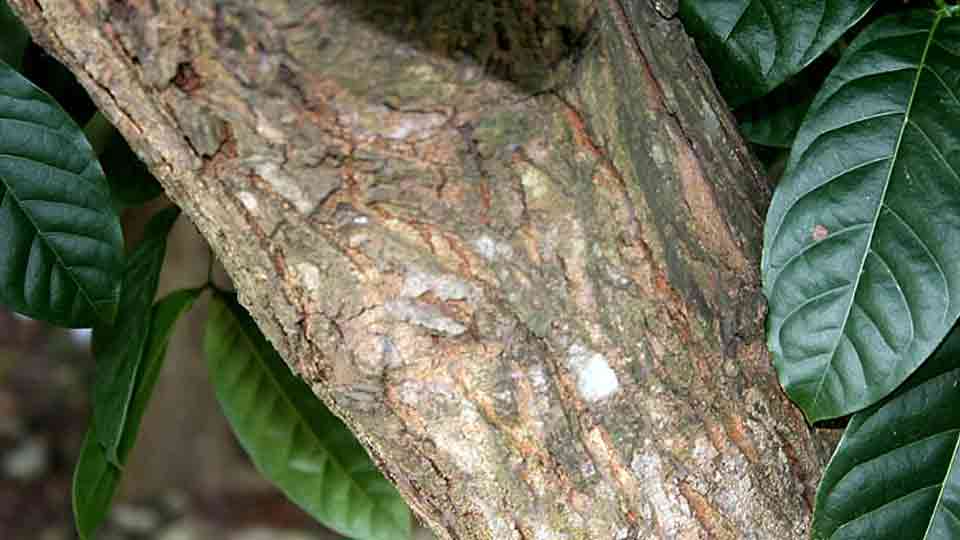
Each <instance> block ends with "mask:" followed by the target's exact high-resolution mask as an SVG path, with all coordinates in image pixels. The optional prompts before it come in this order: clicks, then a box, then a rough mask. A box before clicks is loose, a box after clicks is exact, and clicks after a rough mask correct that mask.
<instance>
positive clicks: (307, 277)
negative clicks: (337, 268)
mask: <svg viewBox="0 0 960 540" xmlns="http://www.w3.org/2000/svg"><path fill="white" fill-rule="evenodd" d="M293 269H294V270H295V271H296V273H297V276H299V277H300V284H301V285H303V288H304V289H306V290H308V291H315V290H317V289H319V288H320V269H319V268H317V266H316V265H315V264H312V263H308V262H300V263H297V264H295V265H294V267H293Z"/></svg>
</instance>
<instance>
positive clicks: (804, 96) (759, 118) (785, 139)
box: [737, 85, 814, 148]
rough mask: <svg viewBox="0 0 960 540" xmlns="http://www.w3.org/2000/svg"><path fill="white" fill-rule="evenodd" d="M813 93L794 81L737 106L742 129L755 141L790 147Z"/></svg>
mask: <svg viewBox="0 0 960 540" xmlns="http://www.w3.org/2000/svg"><path fill="white" fill-rule="evenodd" d="M813 94H814V92H813V91H810V92H804V89H802V88H797V87H795V86H793V85H784V86H781V87H780V88H777V89H776V90H774V91H773V92H771V93H770V94H769V95H767V96H765V97H764V98H763V99H760V100H757V101H754V102H752V103H749V104H747V105H745V106H743V107H741V108H740V109H738V110H737V118H738V119H739V124H740V132H741V133H743V136H744V138H746V139H747V140H748V141H750V142H751V143H753V144H757V145H760V146H772V147H775V148H790V146H791V145H792V144H793V138H794V137H795V136H796V134H797V129H799V128H800V123H801V122H802V121H803V116H804V115H805V114H806V113H807V109H808V108H809V107H810V102H811V101H813Z"/></svg>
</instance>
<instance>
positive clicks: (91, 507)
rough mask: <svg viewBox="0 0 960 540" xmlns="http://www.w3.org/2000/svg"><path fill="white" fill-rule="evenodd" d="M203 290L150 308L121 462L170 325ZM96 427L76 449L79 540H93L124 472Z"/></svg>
mask: <svg viewBox="0 0 960 540" xmlns="http://www.w3.org/2000/svg"><path fill="white" fill-rule="evenodd" d="M202 292H203V289H184V290H179V291H175V292H172V293H170V294H168V295H167V296H165V297H164V298H163V299H162V300H160V301H158V302H157V303H156V304H154V306H153V308H152V309H151V317H150V321H151V323H150V335H149V338H148V340H147V347H146V349H145V352H144V355H143V362H142V366H141V369H140V371H139V372H138V374H137V380H136V384H135V385H134V390H133V398H132V400H131V402H130V411H129V413H128V414H127V422H126V424H125V425H124V429H123V433H122V435H121V437H120V445H119V448H118V452H117V457H118V458H119V459H118V461H119V464H120V465H121V466H122V465H123V464H124V463H126V461H127V457H128V456H129V455H130V451H131V450H132V449H133V444H134V442H135V441H136V437H137V432H138V431H139V430H140V422H141V420H142V419H143V414H144V412H145V411H146V408H147V403H149V401H150V396H152V395H153V388H154V386H155V385H156V382H157V377H158V376H159V374H160V368H161V367H163V361H164V358H166V355H167V345H168V344H169V342H170V336H172V335H173V329H174V325H175V324H176V322H177V320H178V319H179V318H180V316H181V315H183V314H184V313H186V312H187V311H189V310H190V308H191V307H192V306H193V303H194V302H195V301H196V299H197V298H198V297H199V296H200V294H201V293H202ZM95 430H96V427H95V426H94V425H92V424H91V426H90V429H88V430H87V434H86V436H85V437H84V439H83V446H82V447H81V448H80V457H79V459H78V460H77V465H76V468H75V469H74V473H73V514H74V519H75V521H76V527H77V533H78V534H79V535H80V538H81V539H82V540H86V539H88V538H92V537H93V535H94V532H95V531H96V529H97V527H99V526H100V524H101V523H102V522H103V520H104V518H106V516H107V512H108V511H109V509H110V501H111V499H113V494H114V492H116V490H117V486H118V485H119V484H120V477H121V475H122V470H121V469H120V467H118V466H117V465H114V464H113V463H111V462H110V461H109V460H108V459H107V453H106V451H105V450H104V448H103V446H101V445H100V443H99V442H98V441H97V438H96V431H95Z"/></svg>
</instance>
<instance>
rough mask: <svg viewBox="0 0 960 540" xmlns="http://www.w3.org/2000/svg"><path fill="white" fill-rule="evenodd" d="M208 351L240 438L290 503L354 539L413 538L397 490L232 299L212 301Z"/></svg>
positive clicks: (216, 384) (219, 394) (217, 386)
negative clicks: (292, 371)
mask: <svg viewBox="0 0 960 540" xmlns="http://www.w3.org/2000/svg"><path fill="white" fill-rule="evenodd" d="M204 350H205V352H206V356H207V362H208V365H209V367H210V376H211V379H212V380H213V383H214V387H215V389H216V394H217V399H218V400H219V401H220V404H221V406H222V407H223V410H224V413H225V414H226V416H227V419H228V420H229V422H230V425H231V427H232V428H233V431H234V433H235V434H236V436H237V439H239V441H240V444H241V445H242V446H243V448H244V449H245V450H246V451H247V453H248V454H249V455H250V458H251V459H252V460H253V463H254V464H255V465H256V467H257V469H259V470H260V472H261V473H263V475H264V476H266V477H267V478H268V479H270V480H271V481H272V482H273V483H274V484H276V485H277V487H279V488H280V489H281V490H282V491H283V492H284V493H285V494H286V495H287V497H289V498H290V500H292V501H293V502H295V503H296V504H297V505H299V506H300V507H301V508H303V509H304V510H305V511H307V512H308V513H309V514H310V515H311V516H313V517H314V518H315V519H316V520H317V521H319V522H320V523H323V524H324V525H326V526H327V527H330V528H331V529H334V530H336V531H338V532H340V533H341V534H343V535H345V536H348V537H350V538H353V539H355V540H402V539H404V538H409V537H410V516H409V511H408V510H407V507H406V505H405V504H404V502H403V500H402V499H401V498H400V496H399V495H398V494H397V492H396V490H395V489H394V487H393V486H392V485H391V484H390V483H389V482H387V480H386V479H385V478H384V477H383V476H382V475H381V474H380V472H379V471H378V470H377V468H376V467H375V466H374V465H373V463H371V461H370V459H369V458H368V457H367V454H366V452H365V451H364V449H363V447H362V446H361V445H360V443H358V442H357V440H356V439H355V438H354V437H353V435H352V434H351V433H350V431H349V430H348V429H347V428H346V427H345V426H344V425H343V423H341V422H340V420H339V419H337V418H336V417H335V416H334V415H333V414H332V413H330V411H328V410H327V409H326V408H325V407H324V406H323V404H322V403H321V402H320V400H319V399H317V397H316V396H315V395H314V394H313V392H311V391H310V389H309V388H308V387H307V385H306V384H304V383H303V382H302V381H301V380H300V379H298V378H297V377H296V376H294V375H293V374H292V373H291V372H290V369H289V368H288V367H287V364H286V363H285V362H284V361H283V359H282V358H280V356H279V354H277V352H276V351H275V350H274V349H273V347H271V346H270V344H269V343H268V342H267V340H266V339H265V338H264V337H263V335H262V334H260V331H259V330H258V329H257V327H256V325H255V324H254V322H253V320H252V319H251V318H250V316H249V315H248V314H247V313H246V311H244V310H243V308H242V307H241V306H240V305H239V304H238V303H237V302H236V300H235V299H234V298H232V297H228V296H226V295H223V294H218V295H216V296H215V297H214V300H213V301H212V302H211V306H210V319H209V321H208V323H207V331H206V337H205V339H204Z"/></svg>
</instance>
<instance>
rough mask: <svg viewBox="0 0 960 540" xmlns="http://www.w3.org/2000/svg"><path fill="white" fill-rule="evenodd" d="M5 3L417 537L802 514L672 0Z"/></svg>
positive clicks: (805, 472)
mask: <svg viewBox="0 0 960 540" xmlns="http://www.w3.org/2000/svg"><path fill="white" fill-rule="evenodd" d="M12 4H13V6H14V8H15V9H16V10H17V11H18V12H19V13H20V14H21V15H22V16H23V17H24V19H25V21H26V23H27V24H28V25H29V27H30V28H31V30H32V32H33V34H34V36H35V38H36V39H38V40H39V41H40V42H41V43H42V44H44V45H45V46H47V47H48V48H49V49H50V50H52V51H53V52H54V53H55V54H56V55H57V56H58V57H60V58H61V59H62V60H63V61H64V62H65V63H66V64H67V65H68V66H69V67H70V68H71V69H72V70H74V71H75V72H76V73H77V75H78V77H79V78H80V80H81V82H82V83H83V84H84V85H85V86H86V87H87V88H88V89H89V91H90V93H91V94H92V95H93V96H94V98H95V100H96V101H97V103H98V104H99V105H100V106H101V107H102V108H103V110H104V111H105V113H106V114H107V115H108V117H109V118H111V120H113V121H114V122H115V123H116V125H117V126H118V127H119V129H120V130H121V131H122V132H123V133H124V135H125V136H126V137H127V138H128V139H129V140H130V142H131V144H132V146H134V147H135V148H136V149H137V150H138V151H139V153H140V154H141V155H142V157H143V158H144V159H145V161H147V162H148V164H149V165H150V166H151V168H152V170H153V171H154V172H155V173H156V175H157V176H158V177H159V178H160V180H161V181H162V182H163V184H164V186H165V187H166V189H167V191H168V193H169V194H170V196H171V197H172V198H173V199H174V200H175V201H176V202H177V203H178V204H180V205H181V206H182V207H183V208H184V210H185V212H186V214H187V215H188V216H190V218H191V219H192V220H193V221H194V223H195V224H196V225H197V227H198V228H199V229H200V230H201V232H202V233H203V234H204V236H205V237H206V238H207V240H208V241H209V242H210V244H211V245H212V246H213V247H214V249H215V251H216V253H217V255H218V256H219V257H220V258H221V260H222V261H223V263H224V265H225V266H226V268H227V269H228V271H229V273H230V275H231V276H232V277H233V279H234V281H235V283H236V286H237V288H238V289H239V291H240V293H241V299H242V301H243V303H244V304H245V305H246V306H247V307H248V308H249V309H250V311H251V312H252V313H253V314H254V316H255V318H256V319H257V321H258V323H259V324H260V326H261V328H262V329H263V330H264V332H265V333H266V334H267V335H268V336H269V337H270V339H271V340H272V341H273V343H274V344H275V346H276V347H277V348H278V349H279V350H280V351H281V352H282V354H283V356H284V357H285V358H286V359H287V361H288V362H289V363H290V365H291V366H292V367H293V368H294V369H295V370H296V371H297V372H298V373H299V374H300V375H302V376H303V377H304V378H305V379H307V380H308V381H310V382H311V383H312V385H313V388H314V390H315V391H316V392H317V394H318V395H319V396H321V397H322V398H323V399H324V400H325V401H326V402H327V403H328V404H329V405H330V406H331V407H332V408H333V409H334V410H335V411H336V412H337V413H338V414H340V415H341V416H342V417H343V418H345V419H346V420H347V422H348V423H349V425H350V426H351V427H352V428H353V429H354V430H355V431H356V433H357V434H358V436H359V437H360V438H361V440H362V441H363V442H364V443H365V445H366V446H367V447H368V448H369V450H370V452H371V454H372V455H373V456H374V458H375V459H376V460H377V461H378V463H380V465H381V466H382V467H383V469H384V471H385V472H386V474H387V475H388V476H389V477H390V478H391V479H392V480H393V481H394V482H395V483H396V484H397V486H398V487H399V488H400V490H401V492H402V493H403V494H404V495H405V496H406V498H407V499H408V500H409V502H410V504H411V506H412V507H413V508H414V509H415V510H416V512H417V513H418V514H419V515H420V516H421V518H422V519H423V520H424V521H425V522H427V523H428V524H429V525H431V526H432V527H433V528H434V529H435V530H436V531H437V532H438V534H440V535H441V536H442V537H444V538H450V539H480V538H485V539H486V538H489V539H497V540H505V539H514V540H533V539H536V540H547V539H568V540H580V539H597V540H611V539H616V540H624V539H664V540H665V539H695V538H697V539H699V538H704V539H705V538H714V539H751V538H756V539H777V540H780V539H799V538H802V537H804V535H805V534H806V527H807V522H808V517H809V515H810V511H811V509H810V505H811V501H812V496H813V490H814V487H815V482H816V481H817V478H818V476H819V470H820V468H821V466H822V464H823V462H824V459H825V457H826V455H827V452H828V449H827V444H826V443H824V442H821V441H820V440H819V439H818V438H817V437H816V436H815V435H814V434H812V433H811V432H810V430H809V429H808V428H807V427H806V426H805V424H804V422H803V419H802V417H801V416H800V415H799V414H798V412H797V411H796V410H795V409H793V408H792V407H791V406H790V405H789V404H788V403H787V402H786V401H785V398H784V397H783V395H782V394H781V392H780V390H779V388H778V386H777V383H776V380H775V377H774V374H773V372H772V369H771V368H770V365H769V362H768V358H767V356H766V353H765V350H764V345H763V317H764V303H763V300H762V297H761V295H760V290H759V277H758V272H757V267H758V259H759V248H760V232H761V223H762V211H763V207H764V205H765V203H766V200H767V197H768V194H767V187H766V184H765V183H764V182H763V181H762V179H761V177H760V174H759V172H758V170H757V168H756V165H755V164H754V162H753V160H752V158H751V157H750V156H749V155H748V153H747V151H746V149H745V148H744V146H743V143H742V142H741V140H740V138H739V136H738V135H737V134H736V131H735V125H734V123H733V121H732V118H731V116H730V115H729V114H728V112H727V111H726V108H725V106H724V104H723V103H722V102H721V100H720V99H719V98H718V96H717V94H716V91H715V89H714V86H713V84H712V82H711V80H710V78H709V75H707V72H706V70H705V67H704V66H703V64H702V62H701V60H700V58H699V56H698V55H697V53H696V51H695V48H694V46H693V44H692V42H691V41H690V40H689V39H688V38H687V37H686V36H685V35H684V33H683V30H682V27H681V25H680V22H679V21H678V20H677V18H676V16H675V14H676V5H675V4H676V2H675V0H663V1H661V0H650V1H642V0H634V1H630V0H550V1H547V0H499V1H484V2H479V1H478V2H467V1H463V0H429V1H428V0H422V1H415V0H403V1H401V0H340V1H337V0H271V1H265V0H260V1H255V0H220V1H213V0H189V1H188V0H150V1H148V0H12Z"/></svg>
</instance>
